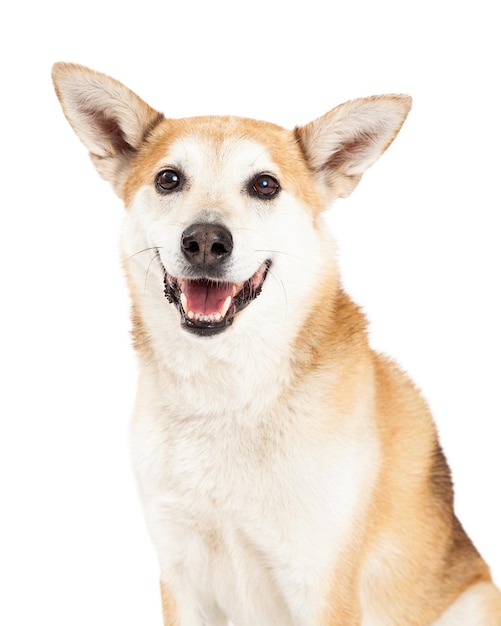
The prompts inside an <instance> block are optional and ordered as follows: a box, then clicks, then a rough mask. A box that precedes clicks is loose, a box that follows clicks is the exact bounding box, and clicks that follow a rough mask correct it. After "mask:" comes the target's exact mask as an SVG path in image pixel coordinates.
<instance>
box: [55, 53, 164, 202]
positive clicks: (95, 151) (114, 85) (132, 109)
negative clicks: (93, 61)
mask: <svg viewBox="0 0 501 626" xmlns="http://www.w3.org/2000/svg"><path fill="white" fill-rule="evenodd" d="M52 80H53V81H54V87H55V90H56V94H57V96H58V98H59V101H60V102H61V106H62V108H63V111H64V114H65V115H66V118H67V119H68V121H69V123H70V124H71V126H72V128H73V130H74V131H75V133H76V134H77V135H78V137H79V138H80V140H81V141H82V143H83V144H84V145H85V146H86V147H87V149H88V150H89V152H90V157H91V159H92V161H93V162H94V165H95V166H96V169H97V170H98V172H99V173H100V174H101V176H102V177H103V178H104V179H105V180H107V181H109V182H110V183H111V184H112V185H113V186H114V188H115V190H116V191H117V193H119V195H120V187H121V183H122V182H123V179H124V175H125V172H126V170H127V165H128V164H129V163H130V161H131V159H132V157H133V156H134V154H135V153H136V151H137V150H138V148H139V147H140V146H141V144H142V143H143V141H144V139H145V137H146V136H147V135H148V133H149V132H150V131H151V130H152V129H153V128H154V127H155V126H156V125H157V124H158V122H159V121H160V120H162V119H163V115H162V114H161V113H159V112H158V111H155V110H154V109H152V108H151V107H150V106H149V105H147V104H146V102H144V101H143V100H141V98H139V96H137V95H136V94H135V93H134V92H132V91H131V90H130V89H128V88H127V87H125V86H124V85H122V84H121V83H120V82H118V81H117V80H115V79H113V78H111V77H109V76H106V75H105V74H101V73H99V72H95V71H93V70H90V69H88V68H86V67H83V66H81V65H75V64H72V63H56V64H55V65H54V66H53V68H52Z"/></svg>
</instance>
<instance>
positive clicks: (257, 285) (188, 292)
mask: <svg viewBox="0 0 501 626" xmlns="http://www.w3.org/2000/svg"><path fill="white" fill-rule="evenodd" d="M270 266H271V261H270V260H267V261H264V263H262V264H261V265H260V266H259V268H258V270H257V271H256V272H255V273H254V274H253V275H252V276H251V277H250V278H249V279H248V280H246V281H244V282H242V283H231V282H224V281H221V280H215V279H212V278H204V277H201V278H176V277H174V276H172V275H171V274H169V273H168V272H167V271H164V285H165V289H164V294H165V297H166V298H167V300H168V301H169V302H170V303H171V304H173V305H174V306H175V307H176V308H177V309H178V311H179V314H180V321H181V326H182V328H183V329H185V330H187V331H189V332H191V333H193V334H195V335H198V336H200V337H211V336H213V335H217V334H219V333H222V332H223V331H224V330H226V329H227V328H228V327H229V326H231V325H232V324H233V322H234V320H235V316H236V315H237V313H239V312H240V311H242V310H243V309H245V308H246V307H247V306H249V304H250V303H251V302H252V301H253V300H255V299H256V298H257V296H258V295H259V294H260V293H261V290H262V288H263V284H264V281H265V280H266V276H267V274H268V270H269V269H270Z"/></svg>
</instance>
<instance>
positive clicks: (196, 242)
mask: <svg viewBox="0 0 501 626" xmlns="http://www.w3.org/2000/svg"><path fill="white" fill-rule="evenodd" d="M181 250H182V252H183V254H184V256H185V257H186V259H187V260H188V261H189V262H190V263H191V265H193V266H195V267H197V268H199V269H206V270H207V269H209V270H210V269H215V268H217V267H218V266H219V265H221V263H222V262H223V261H224V260H225V259H227V258H228V257H229V256H230V254H231V251H232V250H233V237H232V236H231V233H230V231H229V230H228V229H227V228H225V227H224V226H221V225H220V224H192V225H191V226H189V227H188V228H187V229H186V230H185V231H184V233H183V234H182V235H181Z"/></svg>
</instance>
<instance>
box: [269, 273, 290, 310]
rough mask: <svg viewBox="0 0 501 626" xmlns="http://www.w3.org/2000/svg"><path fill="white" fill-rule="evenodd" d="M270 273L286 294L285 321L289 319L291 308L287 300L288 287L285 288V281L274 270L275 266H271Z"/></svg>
mask: <svg viewBox="0 0 501 626" xmlns="http://www.w3.org/2000/svg"><path fill="white" fill-rule="evenodd" d="M268 273H269V274H270V275H271V276H273V278H274V280H275V281H276V282H277V283H278V285H280V287H281V288H282V292H283V294H284V301H285V313H284V322H285V320H286V319H287V312H288V308H289V303H288V300H287V291H286V289H285V285H284V283H283V281H282V279H281V278H280V277H279V276H278V275H277V274H275V272H274V271H273V266H271V267H270V268H269V269H268Z"/></svg>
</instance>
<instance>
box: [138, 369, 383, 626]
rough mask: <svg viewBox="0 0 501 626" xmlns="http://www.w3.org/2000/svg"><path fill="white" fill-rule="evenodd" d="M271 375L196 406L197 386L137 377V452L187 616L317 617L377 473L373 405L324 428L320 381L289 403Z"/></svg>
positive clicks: (159, 541)
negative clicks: (314, 398)
mask: <svg viewBox="0 0 501 626" xmlns="http://www.w3.org/2000/svg"><path fill="white" fill-rule="evenodd" d="M282 373H283V372H282ZM223 374H224V372H223ZM268 378H269V375H268ZM278 378H280V377H278ZM281 378H282V379H283V378H284V377H283V376H282V377H281ZM228 380H231V377H230V375H229V373H228ZM264 381H265V378H264V377H263V379H262V380H261V381H260V384H259V385H255V386H254V385H252V384H249V383H250V382H251V381H249V380H247V381H246V382H247V389H248V390H250V395H249V397H248V398H247V402H246V401H244V399H243V398H242V397H240V398H239V396H238V393H237V394H236V397H237V398H239V399H238V400H235V402H234V403H233V406H232V402H231V401H229V402H228V401H224V400H223V401H222V402H221V403H220V404H221V407H222V410H221V412H220V413H217V410H216V408H217V401H216V399H215V398H212V400H213V402H211V403H210V404H211V405H212V408H211V407H209V410H207V411H206V412H205V413H204V412H203V411H199V412H198V413H197V412H196V411H194V409H195V405H196V401H195V399H194V398H192V401H191V406H190V401H189V393H190V390H189V389H188V390H186V389H185V388H184V389H180V388H179V387H174V389H173V391H172V393H170V394H165V393H163V392H162V391H161V390H160V387H162V389H164V390H165V382H164V384H162V385H161V386H160V385H159V384H158V381H156V380H155V379H154V378H152V377H151V376H149V377H147V378H145V377H143V379H142V380H141V381H140V385H139V393H138V401H137V406H136V414H135V417H134V420H133V428H132V449H133V460H134V465H135V469H136V473H137V477H138V482H139V486H140V492H141V496H142V499H143V504H144V508H145V512H146V519H147V524H148V527H149V530H150V533H151V536H152V539H153V542H154V544H155V547H156V550H157V553H158V555H159V558H160V565H161V569H162V576H163V578H164V580H168V581H169V584H170V585H171V587H173V588H174V590H175V594H176V602H177V604H178V606H180V611H181V612H183V611H184V612H186V615H187V616H189V617H187V618H186V620H185V622H186V623H188V624H194V625H195V624H203V623H211V624H219V623H221V624H224V623H225V621H224V619H225V618H230V619H233V621H234V623H235V624H237V625H238V626H251V625H255V624H258V623H259V624H262V625H263V626H268V625H269V626H271V625H272V624H286V623H292V622H293V623H295V624H304V625H306V624H309V623H311V619H312V617H313V615H315V614H316V613H318V612H320V611H321V610H322V602H323V597H324V596H325V594H326V593H327V591H328V588H327V585H328V581H329V577H330V575H331V573H332V570H333V568H334V567H335V565H336V560H337V558H338V556H339V553H340V549H341V546H342V545H344V544H345V543H346V541H347V539H348V535H349V533H350V528H351V527H352V524H353V520H354V517H355V516H356V515H357V514H358V513H359V512H360V510H361V508H363V506H364V504H365V503H366V501H367V497H368V495H369V493H370V491H371V486H372V479H373V478H374V477H375V475H376V473H377V472H376V469H375V468H376V467H377V463H378V448H377V443H376V438H375V436H374V433H373V432H372V429H371V425H370V424H367V423H366V419H365V418H364V417H362V415H364V414H365V415H367V412H366V411H364V410H360V411H357V415H351V416H350V419H349V420H348V419H346V420H340V424H339V426H338V427H335V426H333V427H332V428H331V429H330V430H326V429H325V424H324V420H323V418H322V417H321V416H319V415H318V411H319V406H318V404H317V406H316V407H315V410H313V409H312V406H313V405H314V404H315V403H314V402H313V403H311V402H310V399H311V394H315V389H314V386H315V382H314V381H308V382H306V383H304V385H302V386H301V387H299V388H296V389H295V390H294V392H293V393H290V392H289V395H288V397H287V402H286V403H285V402H283V401H281V399H280V398H281V397H282V394H281V393H280V391H279V386H280V385H279V384H278V383H279V380H272V381H268V383H270V384H268V385H267V384H266V383H265V382H264ZM178 382H179V381H178ZM178 382H177V383H175V382H174V380H173V381H172V384H173V385H176V384H178ZM282 382H283V380H282ZM215 387H216V393H217V385H216V386H215ZM273 387H274V389H275V391H274V392H273V391H272V388H273ZM277 389H278V391H277ZM235 391H237V390H235ZM191 393H192V394H193V390H192V392H191ZM226 394H227V395H229V396H231V395H232V387H231V384H230V385H229V386H227V387H226ZM253 394H254V399H255V403H254V404H255V406H256V407H259V411H252V410H249V406H250V401H251V400H252V397H253ZM263 396H264V397H263ZM239 403H240V405H241V406H240V411H238V410H236V405H237V404H239ZM198 406H199V407H200V406H201V405H198ZM229 407H231V408H232V409H233V410H228V409H229ZM360 408H362V407H360ZM365 408H366V407H365ZM194 607H198V608H197V609H196V611H195V609H194ZM193 611H195V612H196V615H195V614H194V613H193ZM204 620H206V621H204ZM218 620H220V621H218ZM185 622H183V624H184V623H185Z"/></svg>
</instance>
